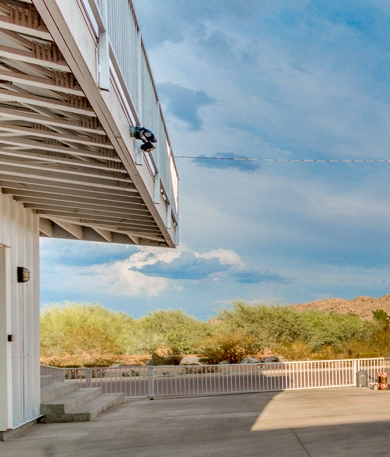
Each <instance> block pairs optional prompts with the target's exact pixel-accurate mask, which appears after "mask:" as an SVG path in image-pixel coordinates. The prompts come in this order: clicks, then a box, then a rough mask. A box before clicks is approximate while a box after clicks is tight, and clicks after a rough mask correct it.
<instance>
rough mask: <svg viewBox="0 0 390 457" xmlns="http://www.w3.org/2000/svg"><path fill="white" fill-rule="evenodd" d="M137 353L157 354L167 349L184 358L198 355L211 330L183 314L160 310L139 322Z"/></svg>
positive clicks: (203, 323)
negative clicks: (198, 347) (157, 351)
mask: <svg viewBox="0 0 390 457" xmlns="http://www.w3.org/2000/svg"><path fill="white" fill-rule="evenodd" d="M136 334H137V335H136V338H135V340H136V341H135V344H134V350H135V351H138V352H140V353H142V352H143V353H153V352H154V351H155V350H156V349H157V348H158V347H167V348H169V349H170V350H171V351H173V352H176V353H181V354H189V353H192V352H194V349H195V345H196V344H197V343H198V341H199V340H201V339H203V338H205V337H207V336H208V335H210V330H209V326H208V325H207V324H206V323H205V322H201V321H199V320H197V319H195V318H194V317H192V316H190V315H188V314H187V313H185V312H184V311H181V310H158V311H154V312H151V313H149V314H147V315H146V316H145V317H142V318H140V319H138V320H137V329H136Z"/></svg>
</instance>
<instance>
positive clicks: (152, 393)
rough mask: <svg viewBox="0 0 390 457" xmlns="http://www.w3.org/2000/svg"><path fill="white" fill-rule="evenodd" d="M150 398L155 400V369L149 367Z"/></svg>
mask: <svg viewBox="0 0 390 457" xmlns="http://www.w3.org/2000/svg"><path fill="white" fill-rule="evenodd" d="M148 397H149V398H154V367H148Z"/></svg>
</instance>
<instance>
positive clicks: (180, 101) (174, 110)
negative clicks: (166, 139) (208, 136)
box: [158, 83, 215, 131]
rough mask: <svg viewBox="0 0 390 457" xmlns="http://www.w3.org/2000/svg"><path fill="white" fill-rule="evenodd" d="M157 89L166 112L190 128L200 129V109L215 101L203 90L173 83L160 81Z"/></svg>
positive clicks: (193, 129)
mask: <svg viewBox="0 0 390 457" xmlns="http://www.w3.org/2000/svg"><path fill="white" fill-rule="evenodd" d="M158 90H159V94H160V98H161V100H162V102H163V103H165V104H166V109H167V112H168V113H170V114H172V115H173V116H175V117H176V118H178V119H180V120H182V121H183V122H185V123H186V124H187V125H188V127H189V129H190V130H192V131H198V130H201V128H202V118H201V113H200V110H201V108H203V107H204V106H209V105H212V104H213V103H214V102H215V99H214V98H213V97H210V96H209V95H208V94H207V92H205V91H204V90H193V89H189V88H187V87H182V86H180V85H179V84H173V83H160V84H158Z"/></svg>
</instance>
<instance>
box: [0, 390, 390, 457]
mask: <svg viewBox="0 0 390 457" xmlns="http://www.w3.org/2000/svg"><path fill="white" fill-rule="evenodd" d="M389 406H390V391H374V390H370V389H365V388H362V389H358V388H332V389H321V390H302V391H285V392H282V393H267V394H246V395H227V396H217V397H202V398H178V399H164V400H154V401H150V400H137V401H128V402H127V403H125V404H124V405H121V406H118V407H116V408H114V409H113V410H111V411H109V412H108V413H106V414H104V415H103V416H101V417H100V418H98V419H97V420H96V421H94V422H86V423H69V424H39V425H37V426H36V427H33V428H32V429H30V430H29V431H27V432H25V433H24V434H22V435H20V436H18V437H14V438H12V439H10V440H9V441H6V442H3V443H0V455H1V457H22V456H28V457H73V456H76V455H77V456H78V457H87V456H88V457H103V456H104V457H114V456H115V457H125V456H129V455H131V456H133V457H137V456H142V457H157V456H159V457H165V456H166V457H192V456H207V457H214V456H215V457H216V456H218V457H219V456H224V457H251V456H270V455H272V456H273V457H279V456H289V457H307V456H311V457H329V456H346V457H347V456H351V457H359V456H367V455H369V456H374V455H381V456H390V444H389V437H390V407H389Z"/></svg>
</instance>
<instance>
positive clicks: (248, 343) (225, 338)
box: [197, 331, 263, 364]
mask: <svg viewBox="0 0 390 457" xmlns="http://www.w3.org/2000/svg"><path fill="white" fill-rule="evenodd" d="M262 349H263V347H262V346H261V343H259V342H257V341H256V339H255V338H254V337H252V336H248V335H245V334H244V333H241V332H237V331H236V332H232V333H225V334H221V335H213V336H210V337H208V338H206V339H205V340H204V341H203V343H202V344H201V345H200V347H199V350H198V352H197V354H198V357H200V359H201V361H202V362H204V363H209V364H217V363H220V362H222V361H225V360H226V361H229V363H240V362H241V360H242V359H244V358H245V357H247V356H254V355H256V354H257V353H258V352H259V351H261V350H262Z"/></svg>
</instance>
